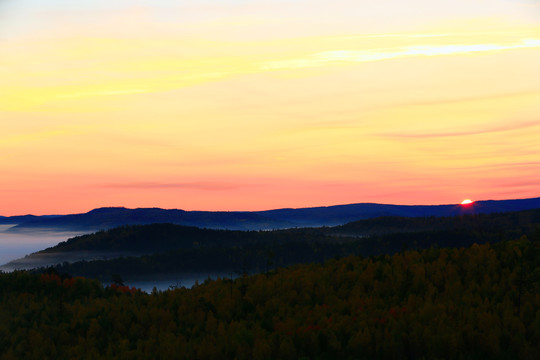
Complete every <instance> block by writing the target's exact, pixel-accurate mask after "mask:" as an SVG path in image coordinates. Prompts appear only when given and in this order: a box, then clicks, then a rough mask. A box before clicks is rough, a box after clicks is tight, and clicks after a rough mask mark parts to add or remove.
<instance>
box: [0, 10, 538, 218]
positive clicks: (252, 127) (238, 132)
mask: <svg viewBox="0 0 540 360" xmlns="http://www.w3.org/2000/svg"><path fill="white" fill-rule="evenodd" d="M375 3H376V4H374V2H372V1H369V2H368V1H333V2H330V1H319V0H312V1H286V0H283V1H269V0H265V1H262V0H255V1H249V2H247V1H240V0H220V1H210V0H206V1H200V2H199V1H197V2H193V1H191V2H188V1H165V0H154V1H142V0H140V1H127V0H117V1H114V2H111V1H103V0H99V1H91V2H90V1H86V2H84V1H83V2H73V1H67V0H51V1H48V2H43V1H38V0H17V1H15V0H12V1H5V2H2V3H0V46H1V48H2V50H1V52H0V79H1V81H0V123H1V126H2V127H1V129H2V131H1V132H0V167H1V169H2V172H1V176H0V214H1V215H16V214H26V213H33V214H52V213H75V212H84V211H88V210H90V209H92V208H95V207H101V206H126V207H152V206H155V207H162V208H182V209H186V210H263V209H270V208H280V207H304V206H319V205H334V204H344V203H357V202H379V203H396V204H442V203H460V202H461V201H462V200H463V199H465V198H471V199H473V200H480V199H508V198H525V197H537V196H540V180H539V175H540V71H538V64H540V25H538V24H540V22H539V20H540V6H539V5H538V3H537V2H535V1H526V0H524V1H508V0H489V1H488V0H478V1H474V2H473V4H471V1H465V0H456V1H438V2H433V1H426V0H411V1H409V2H406V4H405V3H404V2H402V1H398V0H394V1H390V0H384V1H380V2H375Z"/></svg>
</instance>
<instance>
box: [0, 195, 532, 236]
mask: <svg viewBox="0 0 540 360" xmlns="http://www.w3.org/2000/svg"><path fill="white" fill-rule="evenodd" d="M536 208H540V198H532V199H519V200H488V201H477V202H474V203H473V204H470V205H466V206H463V205H388V204H372V203H362V204H349V205H336V206H326V207H312V208H299V209H276V210H267V211H252V212H248V211H230V212H226V211H217V212H216V211H184V210H176V209H173V210H165V209H159V208H139V209H127V208H124V207H107V208H99V209H94V210H92V211H89V212H87V213H84V214H72V215H61V216H39V217H36V216H16V217H4V218H0V223H3V224H8V223H15V224H18V225H17V226H15V227H13V228H12V229H10V231H25V230H34V229H38V228H39V229H48V230H59V231H88V232H92V231H97V230H105V229H111V228H114V227H118V226H122V225H144V224H154V223H171V224H177V225H186V226H196V227H200V228H208V229H229V230H270V229H286V228H294V227H320V226H336V225H343V224H346V223H348V222H352V221H356V220H361V219H370V218H376V217H381V216H402V217H428V216H437V217H442V216H455V215H461V214H490V213H497V212H508V211H520V210H529V209H536Z"/></svg>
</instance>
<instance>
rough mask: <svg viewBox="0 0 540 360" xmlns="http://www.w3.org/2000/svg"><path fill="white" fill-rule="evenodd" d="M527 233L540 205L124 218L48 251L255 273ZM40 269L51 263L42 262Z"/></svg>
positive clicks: (68, 266) (130, 263)
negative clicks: (247, 221) (342, 221)
mask: <svg viewBox="0 0 540 360" xmlns="http://www.w3.org/2000/svg"><path fill="white" fill-rule="evenodd" d="M521 235H527V236H528V237H529V238H531V239H533V238H534V239H538V238H540V210H526V211H520V212H509V213H497V214H476V215H462V216H454V217H440V218H438V217H427V218H406V217H382V218H375V219H366V220H360V221H356V222H352V223H349V224H346V225H342V226H337V227H320V228H298V229H288V230H276V231H227V230H210V229H199V228H195V227H186V226H180V225H173V224H152V225H135V226H123V227H119V228H115V229H112V230H107V231H100V232H97V233H95V234H90V235H84V236H79V237H76V238H73V239H70V240H68V241H66V242H63V243H60V244H59V245H57V246H55V247H52V248H49V249H46V250H44V251H42V252H41V253H42V254H47V253H55V254H61V253H62V252H64V253H67V252H76V251H95V252H96V254H99V253H100V252H104V253H106V252H124V253H125V256H123V257H120V258H116V259H108V260H94V261H79V262H74V263H67V262H64V263H62V264H58V265H57V266H55V269H56V271H58V272H59V273H67V274H70V275H71V276H84V277H91V278H97V279H100V280H102V281H104V282H110V281H111V277H112V276H113V275H120V277H121V278H122V279H124V280H136V279H137V278H139V277H142V276H149V275H152V274H156V275H163V274H180V273H186V272H222V273H236V274H242V273H255V272H267V271H268V270H270V269H274V268H277V267H284V266H290V265H294V264H300V263H311V262H316V263H322V262H324V261H325V260H328V259H331V258H335V257H344V256H349V255H362V256H371V255H382V254H394V253H396V252H400V251H402V250H405V249H410V250H421V249H426V248H430V247H434V246H438V247H467V246H470V245H472V244H474V243H478V244H482V243H486V242H490V243H495V242H499V241H504V240H512V239H517V238H519V237H520V236H521ZM39 271H45V269H40V270H39Z"/></svg>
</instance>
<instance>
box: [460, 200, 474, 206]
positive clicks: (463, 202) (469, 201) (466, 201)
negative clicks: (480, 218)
mask: <svg viewBox="0 0 540 360" xmlns="http://www.w3.org/2000/svg"><path fill="white" fill-rule="evenodd" d="M472 203H473V201H472V200H471V199H465V200H463V201H462V202H461V205H469V204H472Z"/></svg>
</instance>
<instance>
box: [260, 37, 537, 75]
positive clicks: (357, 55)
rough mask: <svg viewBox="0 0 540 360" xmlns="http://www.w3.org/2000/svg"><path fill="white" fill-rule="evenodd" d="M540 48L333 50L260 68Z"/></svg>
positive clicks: (532, 42) (526, 43)
mask: <svg viewBox="0 0 540 360" xmlns="http://www.w3.org/2000/svg"><path fill="white" fill-rule="evenodd" d="M526 48H540V39H523V40H521V41H520V42H519V43H514V44H506V45H498V44H452V45H415V46H409V47H403V48H392V49H369V50H332V51H324V52H319V53H315V54H312V55H309V56H306V57H303V58H296V59H289V60H281V61H271V62H266V63H264V64H263V65H262V68H263V69H266V70H282V69H298V68H309V67H318V66H327V65H334V64H336V65H337V64H340V63H362V62H371V61H380V60H390V59H397V58H404V57H415V56H444V55H456V54H464V53H478V52H490V51H505V50H514V49H526Z"/></svg>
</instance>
